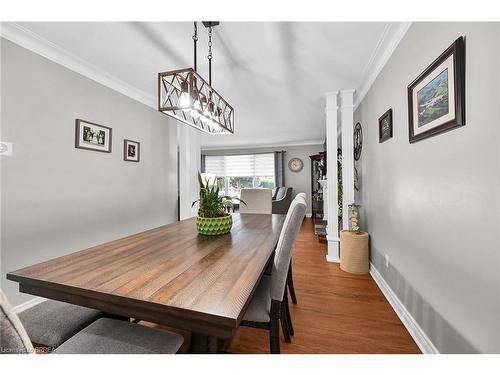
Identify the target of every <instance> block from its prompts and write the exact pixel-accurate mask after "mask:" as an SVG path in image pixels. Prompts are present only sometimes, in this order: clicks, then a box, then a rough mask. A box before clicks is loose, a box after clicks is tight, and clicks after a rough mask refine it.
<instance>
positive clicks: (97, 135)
mask: <svg viewBox="0 0 500 375" xmlns="http://www.w3.org/2000/svg"><path fill="white" fill-rule="evenodd" d="M111 135H112V129H111V128H108V127H107V126H103V125H98V124H94V123H93V122H89V121H84V120H80V119H77V120H76V129H75V147H76V148H83V149H85V150H92V151H100V152H111Z"/></svg>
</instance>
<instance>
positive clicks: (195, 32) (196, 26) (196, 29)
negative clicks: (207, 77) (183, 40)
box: [193, 21, 198, 71]
mask: <svg viewBox="0 0 500 375" xmlns="http://www.w3.org/2000/svg"><path fill="white" fill-rule="evenodd" d="M193 24H194V34H193V43H194V70H195V71H196V49H197V48H196V42H198V24H197V22H196V21H195V22H193Z"/></svg>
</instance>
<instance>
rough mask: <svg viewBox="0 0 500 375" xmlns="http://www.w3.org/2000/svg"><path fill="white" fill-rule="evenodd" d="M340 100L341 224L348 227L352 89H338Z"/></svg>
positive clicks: (351, 196)
mask: <svg viewBox="0 0 500 375" xmlns="http://www.w3.org/2000/svg"><path fill="white" fill-rule="evenodd" d="M340 97H341V100H342V107H341V111H342V115H341V124H342V187H343V193H344V195H343V199H342V226H343V229H345V230H347V229H349V218H348V214H349V213H348V206H349V205H350V204H351V203H354V140H353V134H354V90H342V91H340Z"/></svg>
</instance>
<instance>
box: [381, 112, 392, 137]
mask: <svg viewBox="0 0 500 375" xmlns="http://www.w3.org/2000/svg"><path fill="white" fill-rule="evenodd" d="M389 138H392V108H390V109H389V110H388V111H386V112H385V113H384V114H383V115H382V116H380V118H379V119H378V143H382V142H385V141H387V140H388V139H389Z"/></svg>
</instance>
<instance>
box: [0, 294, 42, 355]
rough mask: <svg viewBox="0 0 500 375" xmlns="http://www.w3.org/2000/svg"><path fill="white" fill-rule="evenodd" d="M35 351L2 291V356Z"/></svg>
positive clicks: (0, 334) (0, 332) (0, 324)
mask: <svg viewBox="0 0 500 375" xmlns="http://www.w3.org/2000/svg"><path fill="white" fill-rule="evenodd" d="M34 351H35V350H34V348H33V345H32V344H31V341H30V339H29V337H28V334H27V333H26V330H25V329H24V327H23V325H22V323H21V321H20V320H19V318H18V317H17V315H16V313H15V312H14V309H13V308H12V306H11V305H10V303H9V301H8V300H7V297H6V296H5V294H4V293H3V291H2V290H1V289H0V354H27V353H34Z"/></svg>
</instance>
